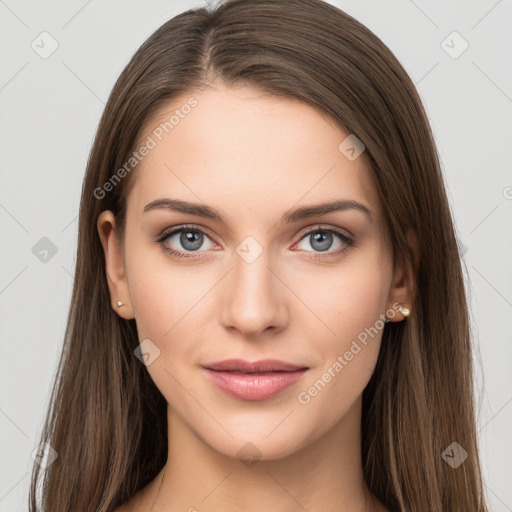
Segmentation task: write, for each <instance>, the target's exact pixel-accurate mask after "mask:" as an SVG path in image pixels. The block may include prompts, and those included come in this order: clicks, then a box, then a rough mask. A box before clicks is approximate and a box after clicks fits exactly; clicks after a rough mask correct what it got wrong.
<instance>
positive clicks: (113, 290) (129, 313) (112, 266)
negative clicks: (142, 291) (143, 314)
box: [97, 210, 134, 320]
mask: <svg viewBox="0 0 512 512" xmlns="http://www.w3.org/2000/svg"><path fill="white" fill-rule="evenodd" d="M97 228H98V233H99V235H100V240H101V245H102V246H103V251H104V253H105V269H106V274H107V282H108V288H109V290H110V300H111V303H112V307H113V308H114V310H115V311H116V313H117V314H118V315H119V316H121V317H122V318H125V319H126V320H129V319H132V318H134V315H133V308H132V301H131V297H130V288H129V286H128V279H127V276H126V270H125V266H124V260H123V249H122V245H121V242H120V241H119V238H118V234H117V232H116V219H115V216H114V214H113V213H112V212H111V211H110V210H105V211H103V212H101V214H100V216H99V217H98V222H97ZM118 301H122V302H123V305H122V306H120V307H118V306H117V302H118Z"/></svg>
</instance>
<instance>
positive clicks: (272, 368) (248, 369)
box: [203, 359, 307, 373]
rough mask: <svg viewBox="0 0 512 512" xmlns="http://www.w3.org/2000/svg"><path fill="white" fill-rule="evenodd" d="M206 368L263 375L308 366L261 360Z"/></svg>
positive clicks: (217, 364)
mask: <svg viewBox="0 0 512 512" xmlns="http://www.w3.org/2000/svg"><path fill="white" fill-rule="evenodd" d="M203 367H204V368H208V369H209V370H215V371H227V372H237V371H238V372H244V373H261V372H293V371H296V370H304V369H306V368H307V367H306V366H299V365H296V364H291V363H287V362H286V361H279V360H277V359H261V360H260V361H254V362H252V363H251V362H249V361H244V360H243V359H226V360H224V361H218V362H216V363H210V364H205V365H203Z"/></svg>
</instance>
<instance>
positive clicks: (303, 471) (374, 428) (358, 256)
mask: <svg viewBox="0 0 512 512" xmlns="http://www.w3.org/2000/svg"><path fill="white" fill-rule="evenodd" d="M58 372H59V378H58V379H57V381H56V383H55V387H54V391H53V394H52V405H51V409H50V411H49V414H48V419H47V422H46V424H45V428H44V430H43V433H42V442H47V443H48V444H49V446H51V447H52V449H54V450H55V451H56V453H57V454H58V457H57V458H56V459H55V461H54V462H53V463H52V464H50V465H48V466H47V467H46V469H45V472H44V473H42V472H41V468H40V467H39V466H37V465H36V466H35V467H34V473H33V479H32V488H31V495H30V509H31V510H34V511H35V510H39V509H38V508H37V500H36V487H37V484H38V481H39V480H40V478H41V477H42V476H43V475H44V478H45V482H46V486H45V487H44V490H43V492H42V496H41V508H40V510H45V511H54V510H59V511H67V510H69V511H72V510H81V511H97V510H106V511H107V510H108V511H111V510H117V511H118V512H129V511H148V512H160V511H170V510H173V511H174V510H189V511H193V510H199V511H201V510H208V511H217V510H223V511H228V512H229V511H231V510H244V511H260V510H266V509H271V510H275V511H288V510H290V511H292V510H293V511H295V510H308V511H315V510H323V511H325V510H332V511H335V510H336V511H339V510H344V511H345V510H346V511H365V512H366V511H379V512H382V511H392V510H400V511H402V510H403V511H414V512H421V511H436V512H442V511H443V512H444V511H450V512H451V511H458V510H460V511H478V512H485V511H486V510H487V507H486V505H485V500H484V497H483V490H482V486H483V485H482V480H481V474H480V466H479V457H478V447H477V440H476V433H475V418H474V412H473V405H472V396H473V387H472V366H471V344H470V331H469V320H468V310H467V304H466V296H465V292H464V282H463V275H462V270H461V263H460V258H459V253H458V249H457V243H456V238H455V234H454V226H453V221H452V216H451V212H450V208H449V205H448V202H447V198H446V192H445V187H444V182H443V177H442V174H441V171H440V165H439V160H438V156H437V152H436V148H435V144H434V141H433V137H432V133H431V130H430V126H429V123H428V119H427V117H426V114H425V111H424V109H423V107H422V104H421V101H420V99H419V97H418V94H417V92H416V90H415V88H414V85H413V84H412V82H411V80H410V78H409V77H408V75H407V74H406V72H405V71H404V69H403V67H402V66H401V65H400V64H399V62H398V61H397V59H396V58H395V57H394V56H393V55H392V53H391V52H390V50H389V49H388V48H387V47H386V46H385V45H384V44H383V43H382V41H380V40H379V39H378V38H377V37H376V36H375V35H374V34H373V33H372V32H370V31H369V30H368V29H367V28H365V27H364V26H362V25H361V24H360V23H359V22H357V21H356V20H355V19H353V18H352V17H350V16H349V15H347V14H346V13H344V12H343V11H341V10H339V9H337V8H335V7H333V6H331V5H329V4H327V3H324V2H322V1H320V0H287V1H277V2H276V1H270V0H251V1H247V0H228V1H225V2H223V3H221V4H220V5H218V6H217V7H215V8H202V9H196V10H190V11H187V12H185V13H183V14H180V15H179V16H176V17H175V18H173V19H171V20H170V21H169V22H167V23H165V24H164V25H163V26H162V27H161V28H160V29H158V30H157V31H156V32H155V33H154V34H153V35H152V36H151V37H150V38H149V39H148V40H147V41H146V42H145V43H144V44H143V45H142V46H141V48H140V49H139V50H138V51H137V53H136V54H135V56H134V57H133V58H132V60H131V61H130V63H129V64H128V65H127V67H126V68H125V70H124V71H123V73H122V74H121V76H120V78H119V80H118V81H117V83H116V84H115V86H114V89H113V91H112V93H111V96H110V98H109V101H108V103H107V106H106V108H105V112H104V114H103V117H102V119H101V122H100V126H99V129H98V132H97V135H96V138H95V142H94V146H93V148H92V151H91V155H90V159H89V162H88V167H87V172H86V176H85V180H84V186H83V193H82V201H81V211H80V226H79V241H78V253H77V266H76V273H75V283H74V289H73V299H72V304H71V310H70V316H69V322H68V328H67V331H66V343H65V347H64V351H63V354H62V358H61V362H60V365H59V370H58Z"/></svg>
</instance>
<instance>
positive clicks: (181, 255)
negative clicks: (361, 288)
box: [156, 224, 356, 259]
mask: <svg viewBox="0 0 512 512" xmlns="http://www.w3.org/2000/svg"><path fill="white" fill-rule="evenodd" d="M183 231H185V232H186V231H193V232H195V233H202V234H203V235H205V236H207V237H208V238H210V239H211V237H210V236H209V235H208V233H206V232H205V231H203V230H202V229H199V228H197V227H195V226H193V225H189V224H184V225H181V226H177V227H174V228H171V229H170V230H167V231H165V232H164V233H163V234H162V235H160V236H159V237H158V238H157V240H156V242H157V243H158V244H160V246H161V247H162V249H163V250H164V251H165V252H167V253H168V254H170V255H171V256H172V257H173V258H176V259H188V258H194V259H197V256H192V255H190V256H189V255H188V254H187V253H186V252H183V251H176V250H175V249H171V248H170V247H169V246H168V245H166V244H165V241H166V240H167V239H168V238H169V237H170V236H172V235H175V234H176V233H181V232H183ZM318 232H320V233H331V234H334V235H337V236H338V237H339V238H340V239H341V241H342V242H343V244H344V245H343V247H342V248H341V249H338V250H337V251H335V252H324V253H322V252H316V253H314V254H315V255H314V256H308V258H311V259H319V258H326V257H329V256H334V255H340V254H344V253H346V252H347V251H348V250H349V249H350V248H352V247H354V246H355V245H356V242H355V241H354V239H352V238H350V237H349V236H347V235H346V234H345V233H343V232H342V231H341V230H339V229H337V228H333V227H329V228H324V227H322V226H320V225H319V226H316V227H315V228H314V229H311V230H309V231H306V232H305V233H303V234H302V235H301V237H300V239H299V240H298V242H301V241H302V240H304V239H305V238H307V237H308V236H309V235H312V234H313V233H318ZM298 242H297V243H298ZM294 245H295V244H294ZM194 252H202V251H193V252H192V251H190V253H191V254H194ZM307 252H311V251H307Z"/></svg>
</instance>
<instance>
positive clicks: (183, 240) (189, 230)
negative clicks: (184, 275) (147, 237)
mask: <svg viewBox="0 0 512 512" xmlns="http://www.w3.org/2000/svg"><path fill="white" fill-rule="evenodd" d="M208 240H209V241H210V245H208V244H207V245H206V247H204V246H203V244H204V243H205V241H208ZM157 242H158V243H159V244H160V245H161V246H162V248H163V249H164V250H165V251H166V252H168V253H170V254H171V255H172V256H173V257H175V258H195V257H196V256H195V255H194V254H187V253H189V252H190V253H194V252H202V251H203V250H208V249H211V248H212V246H213V245H214V244H213V242H211V239H210V237H209V236H208V235H207V234H206V233H205V232H204V231H202V230H201V229H198V228H194V227H191V226H180V227H178V228H173V229H171V230H170V231H166V232H165V233H164V234H163V235H162V236H161V237H160V238H159V239H158V240H157ZM173 246H174V247H176V246H177V247H178V248H177V249H175V248H173ZM201 248H202V249H201Z"/></svg>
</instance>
